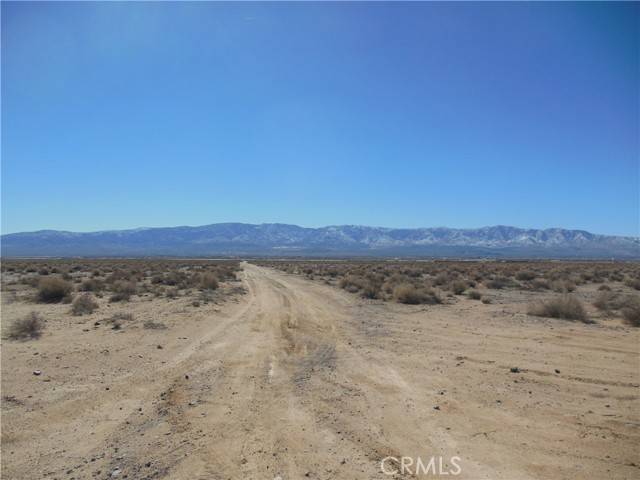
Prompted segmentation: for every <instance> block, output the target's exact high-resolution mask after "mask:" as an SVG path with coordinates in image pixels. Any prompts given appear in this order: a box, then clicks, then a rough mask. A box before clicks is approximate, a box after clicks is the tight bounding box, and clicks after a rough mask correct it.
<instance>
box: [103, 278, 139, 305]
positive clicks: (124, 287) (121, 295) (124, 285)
mask: <svg viewBox="0 0 640 480" xmlns="http://www.w3.org/2000/svg"><path fill="white" fill-rule="evenodd" d="M136 291H137V287H136V284H135V283H134V282H127V281H124V280H118V281H116V282H115V283H114V284H113V295H111V297H110V298H109V301H110V302H128V301H129V299H130V298H131V295H135V293H136Z"/></svg>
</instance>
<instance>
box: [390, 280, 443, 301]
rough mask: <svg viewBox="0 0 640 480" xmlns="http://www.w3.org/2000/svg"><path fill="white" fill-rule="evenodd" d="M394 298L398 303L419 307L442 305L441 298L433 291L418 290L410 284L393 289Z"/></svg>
mask: <svg viewBox="0 0 640 480" xmlns="http://www.w3.org/2000/svg"><path fill="white" fill-rule="evenodd" d="M393 298H394V299H395V301H396V302H398V303H406V304H409V305H418V304H421V303H427V304H436V303H442V300H441V299H440V297H439V296H438V295H437V294H436V293H435V292H434V291H433V290H431V289H418V288H416V287H414V286H413V285H411V284H410V283H403V284H401V285H398V286H397V287H395V288H394V289H393Z"/></svg>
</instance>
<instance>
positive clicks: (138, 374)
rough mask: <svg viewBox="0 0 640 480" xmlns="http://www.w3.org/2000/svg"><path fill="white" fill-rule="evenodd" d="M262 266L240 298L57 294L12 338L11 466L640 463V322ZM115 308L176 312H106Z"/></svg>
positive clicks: (9, 307) (255, 472)
mask: <svg viewBox="0 0 640 480" xmlns="http://www.w3.org/2000/svg"><path fill="white" fill-rule="evenodd" d="M242 276H243V282H244V284H245V287H246V288H247V291H248V293H247V294H246V295H244V296H242V297H238V299H237V301H229V302H226V303H225V304H224V305H221V306H215V305H213V306H202V307H200V308H194V307H191V306H190V305H189V304H188V302H187V300H181V299H177V300H174V301H171V302H167V301H166V300H150V301H144V300H139V301H135V302H133V303H132V304H131V305H129V306H127V307H123V306H112V307H107V306H106V305H105V306H101V308H100V310H99V311H98V312H97V313H94V314H92V315H91V316H90V317H71V316H70V315H69V314H68V308H69V306H68V305H66V306H63V305H59V306H55V307H52V306H46V307H44V308H46V309H47V310H46V312H47V313H46V315H47V316H48V317H47V318H48V319H49V321H48V327H47V330H46V331H45V334H44V336H43V337H42V338H41V339H39V340H35V341H28V342H15V341H3V345H2V395H3V401H2V478H5V479H35V478H59V479H72V478H75V479H84V478H116V477H117V478H129V479H146V478H149V479H151V478H171V479H274V478H276V477H278V476H279V477H281V478H282V479H301V478H319V479H382V478H387V479H388V478H395V477H398V478H400V477H401V475H399V474H398V475H393V476H390V475H385V474H384V473H383V472H382V471H381V468H380V461H381V460H382V459H383V458H385V457H388V456H393V457H397V458H400V457H402V456H406V457H411V458H413V459H416V460H417V458H418V457H420V458H421V459H422V460H423V462H424V463H427V462H428V461H429V460H430V459H431V457H443V458H444V460H443V461H444V464H443V469H444V470H445V471H450V470H449V469H451V467H452V465H451V464H450V462H451V457H453V456H457V457H459V458H460V461H459V465H460V467H461V473H460V474H459V475H458V476H457V478H465V479H483V478H486V479H530V478H552V479H562V478H589V479H591V478H628V479H631V478H638V477H640V468H639V465H640V454H639V451H640V408H639V407H640V404H639V393H640V392H639V385H640V373H639V371H640V364H639V351H638V348H639V343H638V341H639V340H640V336H639V333H638V329H635V330H633V329H630V328H628V327H625V326H622V325H620V324H618V323H615V322H612V323H605V324H602V323H599V324H597V325H584V324H577V323H571V322H565V321H561V320H547V319H540V318H534V317H529V316H527V315H526V314H525V311H526V303H525V300H526V299H522V298H520V299H519V298H514V299H512V300H511V301H508V302H507V301H504V299H502V300H501V301H499V302H496V303H494V304H491V305H483V304H481V303H480V302H477V301H473V300H468V299H466V298H465V299H460V300H459V301H458V302H456V303H455V304H454V305H437V306H426V307H425V306H416V307H411V306H404V305H397V304H383V303H381V302H376V301H366V300H361V299H358V298H356V297H355V296H353V295H351V294H348V293H346V292H344V291H341V290H338V289H336V288H334V287H330V286H326V285H322V284H320V283H314V282H311V281H308V280H305V279H303V278H299V277H295V276H292V275H287V274H284V273H279V272H276V271H273V270H269V269H266V268H260V267H257V266H253V265H245V269H244V272H243V273H242ZM514 295H516V294H514ZM32 309H34V306H33V304H31V305H29V304H24V303H21V302H12V303H5V304H4V305H3V321H5V322H6V321H7V320H10V319H12V318H17V317H20V316H22V315H24V314H25V313H26V312H28V311H30V310H32ZM56 309H57V310H56ZM107 309H112V310H113V311H118V310H122V309H124V310H127V311H133V312H134V314H135V315H136V318H137V319H143V318H153V319H155V320H157V321H162V322H163V323H165V324H166V325H167V327H168V328H166V329H156V330H148V329H144V328H142V326H141V325H140V324H139V321H138V323H136V324H135V325H127V326H125V327H124V328H123V329H122V330H120V331H114V330H111V329H110V328H108V327H107V326H105V325H102V324H101V325H98V326H95V325H94V322H95V321H97V320H99V319H101V318H105V317H106V316H107V313H110V312H109V311H108V310H107ZM43 311H44V310H43ZM158 346H160V347H162V348H158ZM514 367H517V368H518V369H519V371H518V372H516V373H513V372H512V371H511V368H514ZM34 370H41V371H42V373H41V375H39V376H36V375H34V374H33V371H34ZM393 466H394V464H393V463H388V464H387V468H388V469H389V470H390V469H392V467H393ZM410 469H411V467H410ZM431 476H433V475H432V474H431ZM450 477H451V476H450V475H449V476H446V477H445V478H450Z"/></svg>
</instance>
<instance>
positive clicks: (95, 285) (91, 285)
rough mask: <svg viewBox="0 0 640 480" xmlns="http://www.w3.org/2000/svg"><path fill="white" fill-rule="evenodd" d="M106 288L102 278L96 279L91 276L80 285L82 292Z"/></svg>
mask: <svg viewBox="0 0 640 480" xmlns="http://www.w3.org/2000/svg"><path fill="white" fill-rule="evenodd" d="M103 288H104V283H103V282H101V281H100V280H96V279H95V278H90V279H88V280H85V281H84V282H82V284H81V285H80V291H82V292H99V291H100V290H102V289H103Z"/></svg>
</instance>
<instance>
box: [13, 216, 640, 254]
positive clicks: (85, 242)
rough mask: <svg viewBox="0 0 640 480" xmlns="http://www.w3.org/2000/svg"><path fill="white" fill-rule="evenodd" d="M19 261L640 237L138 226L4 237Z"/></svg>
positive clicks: (584, 245) (618, 242) (510, 249)
mask: <svg viewBox="0 0 640 480" xmlns="http://www.w3.org/2000/svg"><path fill="white" fill-rule="evenodd" d="M0 238H1V241H2V245H1V251H2V256H4V257H15V256H62V257H70V256H94V257H95V256H213V255H217V256H220V255H225V256H254V255H255V256H304V255H308V256H332V257H336V256H381V257H384V256H387V257H389V256H412V257H419V256H427V257H428V256H434V257H444V256H446V257H503V258H512V257H513V258H523V257H528V258H540V257H547V258H640V238H638V237H620V236H610V235H596V234H593V233H589V232H585V231H583V230H565V229H561V228H550V229H546V230H535V229H523V228H515V227H506V226H495V227H484V228H477V229H455V228H444V227H439V228H382V227H366V226H353V225H341V226H330V227H322V228H303V227H298V226H296V225H285V224H278V223H270V224H261V225H251V224H244V223H217V224H213V225H205V226H202V227H172V228H137V229H134V230H113V231H102V232H92V233H74V232H65V231H55V230H41V231H37V232H28V233H11V234H7V235H2V237H0Z"/></svg>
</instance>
